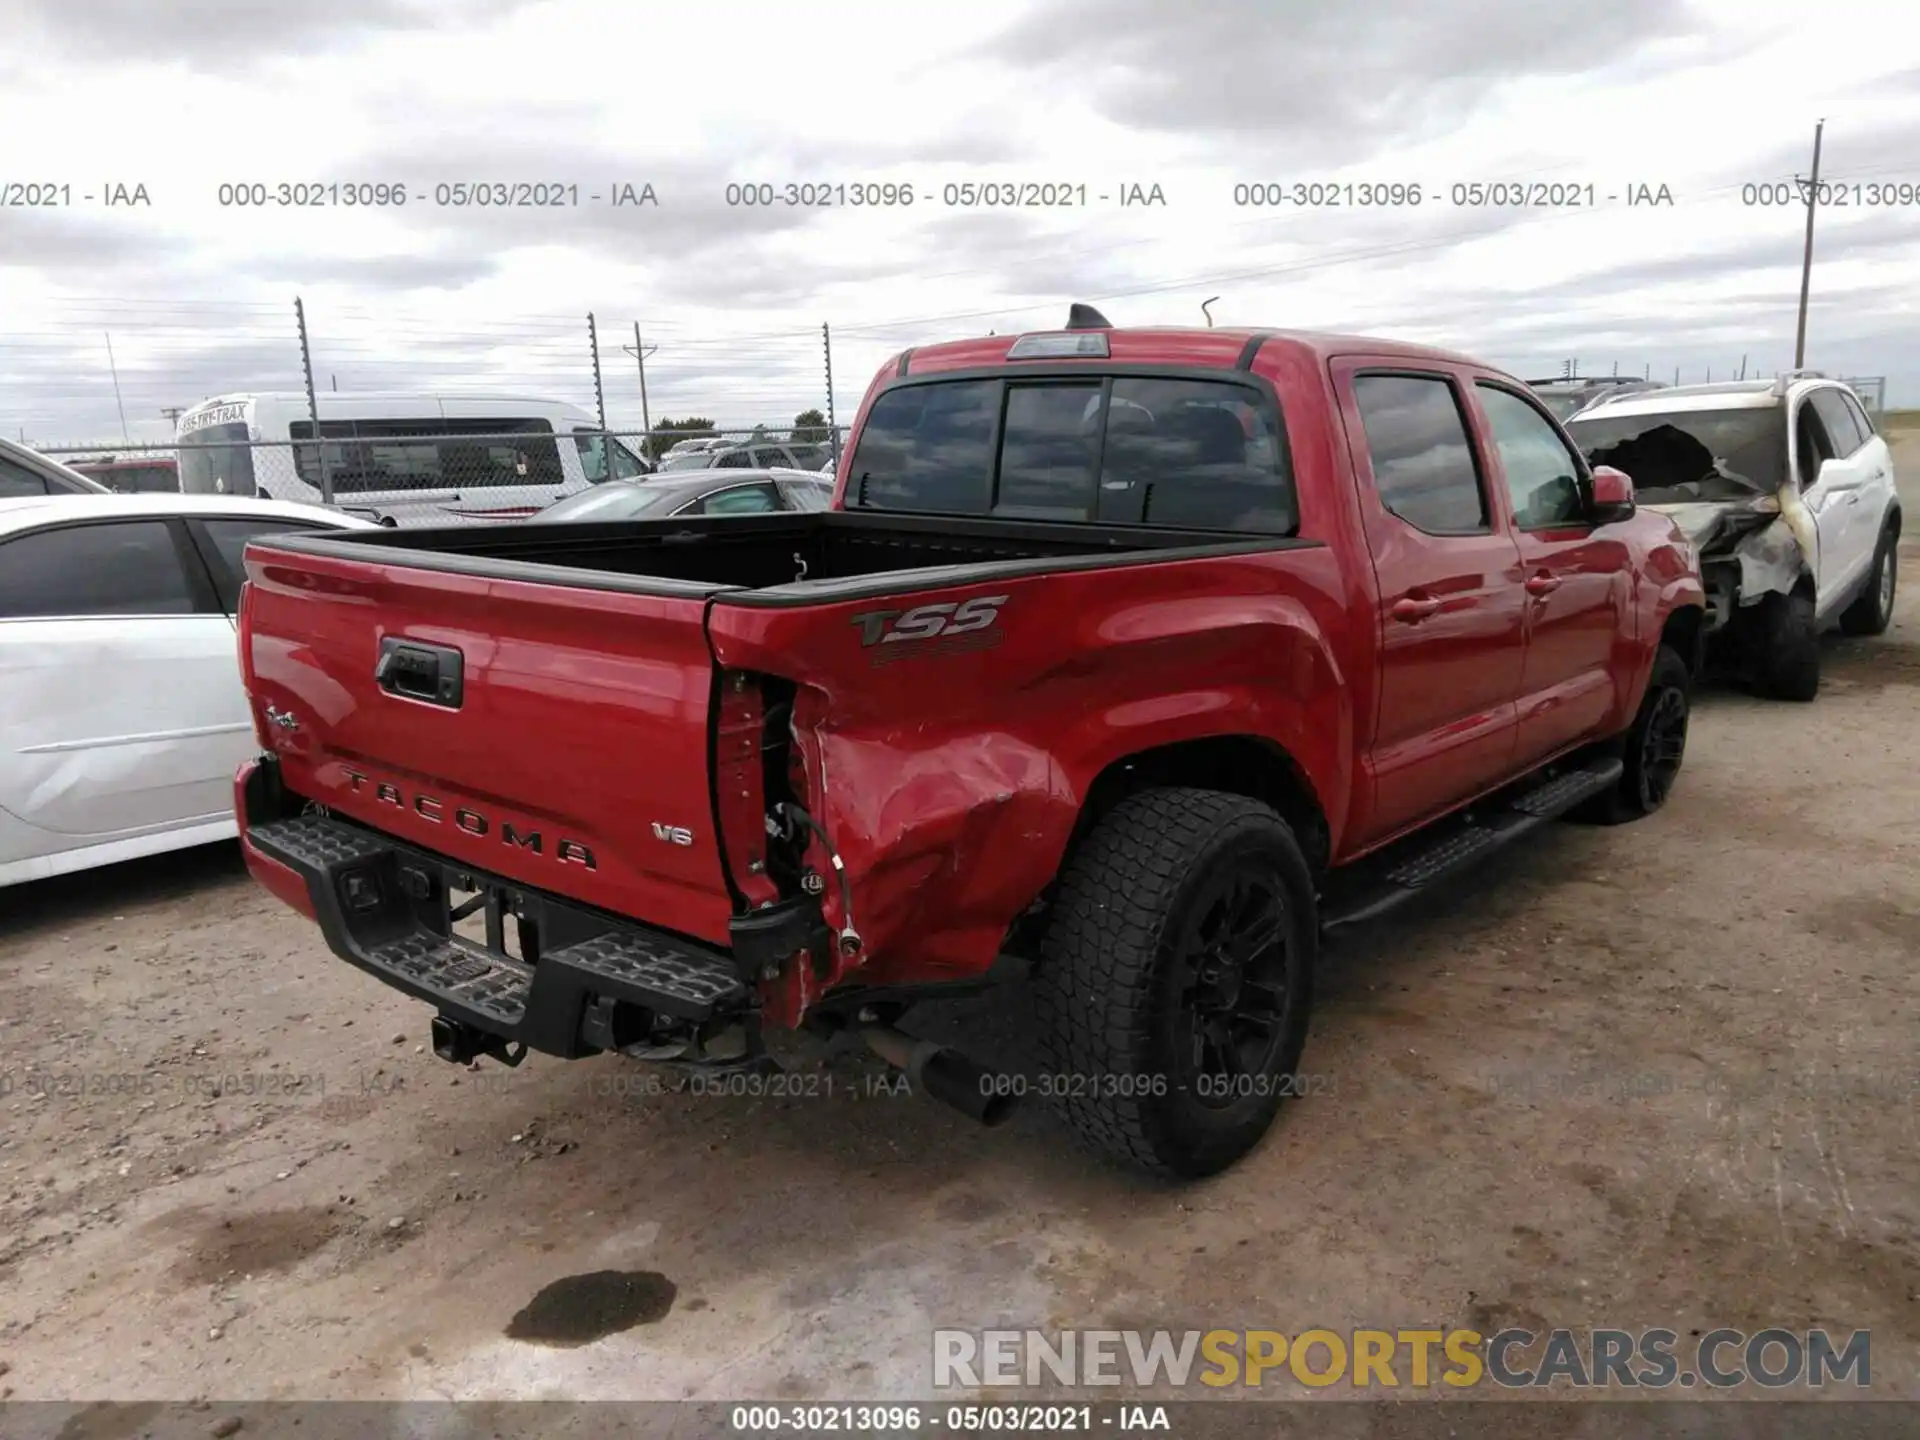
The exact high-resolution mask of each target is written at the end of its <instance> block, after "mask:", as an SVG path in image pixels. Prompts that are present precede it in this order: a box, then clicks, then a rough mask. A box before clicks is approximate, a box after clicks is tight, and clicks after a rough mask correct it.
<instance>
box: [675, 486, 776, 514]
mask: <svg viewBox="0 0 1920 1440" xmlns="http://www.w3.org/2000/svg"><path fill="white" fill-rule="evenodd" d="M693 508H694V509H695V510H697V511H698V512H699V513H700V514H702V515H764V514H766V513H767V512H768V511H771V510H778V509H779V508H780V497H779V496H778V495H777V494H775V493H774V489H773V487H772V486H771V485H736V486H734V487H733V488H732V489H731V490H719V491H716V492H714V493H713V494H711V495H709V496H707V498H706V499H704V500H702V501H701V502H700V503H699V504H698V505H696V506H694V507H693Z"/></svg>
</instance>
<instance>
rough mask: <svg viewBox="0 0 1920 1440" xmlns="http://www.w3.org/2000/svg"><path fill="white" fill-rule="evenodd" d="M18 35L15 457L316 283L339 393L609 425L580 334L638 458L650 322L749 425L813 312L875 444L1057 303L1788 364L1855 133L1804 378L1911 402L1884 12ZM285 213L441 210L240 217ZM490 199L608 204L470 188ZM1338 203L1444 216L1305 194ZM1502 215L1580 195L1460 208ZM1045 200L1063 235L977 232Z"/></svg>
mask: <svg viewBox="0 0 1920 1440" xmlns="http://www.w3.org/2000/svg"><path fill="white" fill-rule="evenodd" d="M0 34H5V35H8V36H9V37H10V43H8V44H7V45H6V46H5V47H4V50H0V137H5V138H4V139H0V192H4V190H5V189H7V188H9V187H10V189H11V191H12V193H0V201H5V202H7V203H5V204H4V205H0V431H4V433H6V434H8V435H10V436H16V437H17V436H21V435H24V436H25V437H26V438H27V439H29V440H34V441H41V442H56V441H81V440H100V441H104V440H109V439H113V438H117V437H118V436H119V435H120V433H121V420H120V414H121V408H122V407H124V410H125V414H126V422H127V426H128V430H129V433H131V434H132V435H133V436H134V437H135V438H136V439H139V438H142V437H146V438H157V437H159V436H162V435H164V434H166V433H168V430H169V427H168V425H167V422H166V421H165V420H163V419H162V418H161V417H160V414H159V412H160V410H161V408H162V407H165V406H178V405H185V404H190V403H192V402H194V401H196V400H199V399H202V398H204V397H205V396H207V395H209V394H214V393H218V392H221V391H236V390H257V389H275V388H297V387H298V386H299V385H300V383H301V369H300V352H299V346H298V341H297V336H296V331H295V324H294V299H295V297H296V296H298V297H300V299H301V300H302V301H303V303H304V306H305V310H306V314H307V318H308V321H309V327H310V338H311V343H312V351H313V364H314V370H315V374H316V378H317V380H318V383H319V384H320V386H321V387H322V388H327V387H328V386H337V387H338V388H340V389H343V390H344V389H371V388H375V387H381V386H384V387H388V388H404V389H416V388H418V389H425V388H430V387H435V386H441V387H458V388H462V389H470V390H471V389H480V388H496V389H497V388H503V387H509V386H510V387H514V388H519V389H531V390H535V391H537V392H539V393H542V394H551V395H553V396H554V397H556V398H560V399H568V400H572V401H574V402H575V403H579V404H583V405H585V406H587V407H588V408H589V409H590V408H591V407H592V406H593V404H594V388H593V368H592V360H591V351H590V349H589V346H588V341H587V320H586V317H587V315H588V314H589V313H592V314H593V315H594V316H595V317H596V321H597V324H598V327H599V331H600V343H601V351H602V365H603V370H604V383H605V391H606V404H607V409H608V414H609V416H610V418H611V420H612V421H613V422H614V423H616V424H621V425H637V424H638V422H639V419H640V396H639V387H638V384H637V377H636V373H635V366H634V359H633V357H632V355H631V354H630V353H629V352H628V350H627V349H623V346H624V347H631V346H632V345H633V343H634V336H633V330H634V325H635V323H636V322H638V323H639V325H640V326H641V328H642V331H643V339H644V343H645V344H646V345H647V346H649V347H657V348H654V349H653V351H652V353H651V354H650V356H649V357H648V360H647V376H648V382H649V383H648V388H649V397H650V400H651V415H652V417H653V418H654V419H655V420H658V419H659V418H661V417H662V416H673V417H679V416H681V415H684V414H687V413H689V412H699V413H704V414H707V415H709V416H713V417H715V418H717V419H719V420H720V421H721V423H723V424H752V423H756V422H761V421H764V422H767V423H769V424H773V423H779V424H784V423H786V422H787V421H788V420H790V418H791V417H792V415H793V414H794V413H795V412H796V411H798V410H800V409H804V408H806V407H809V406H819V407H821V408H823V409H824V408H825V404H826V397H827V384H826V378H825V374H824V369H825V366H824V355H823V352H824V350H825V346H824V344H823V336H822V333H821V325H822V323H823V322H825V323H827V324H829V325H830V326H831V332H832V346H831V349H832V361H833V389H834V399H835V402H836V410H837V413H838V415H839V417H840V418H841V419H842V420H843V421H844V420H845V419H846V418H847V417H848V416H849V415H850V414H851V412H852V411H853V409H854V408H855V406H856V405H857V403H858V400H859V397H860V393H861V391H862V390H863V388H864V387H865V385H866V383H867V381H868V380H869V379H870V378H871V376H872V374H873V371H874V369H875V367H876V366H877V365H878V364H880V363H881V362H882V361H883V360H884V359H885V358H886V356H887V355H888V354H890V353H892V352H894V351H897V350H898V349H900V348H902V347H903V346H906V345H910V344H917V343H925V342H930V341H934V340H939V339H943V338H952V337H955V336H960V335H967V334H978V333H982V332H984V331H987V330H999V331H1003V332H1004V331H1008V330H1020V329H1037V328H1049V327H1052V326H1056V325H1058V324H1059V323H1061V322H1062V321H1063V320H1064V316H1065V310H1066V306H1067V304H1068V302H1069V301H1070V300H1073V299H1087V300H1093V301H1096V302H1098V303H1099V304H1100V305H1101V307H1102V308H1103V309H1104V310H1105V311H1106V313H1107V314H1108V315H1109V316H1110V317H1111V318H1112V319H1113V320H1114V321H1115V322H1116V323H1121V324H1127V323H1138V324H1167V323H1198V322H1201V321H1202V315H1201V310H1200V303H1201V302H1202V301H1203V300H1206V299H1208V298H1209V297H1213V296H1217V297H1219V298H1218V300H1217V301H1216V303H1215V304H1214V305H1213V306H1212V311H1213V315H1214V318H1215V319H1216V321H1218V322H1221V323H1227V324H1234V323H1250V324H1262V325H1274V326H1282V327H1288V326H1291V327H1301V328H1323V329H1340V330H1352V331H1360V332H1369V333H1378V334H1385V335H1392V336H1399V337H1405V338H1411V339H1418V340H1425V341H1430V342H1437V343H1442V344H1446V345H1449V346H1453V347H1455V348H1459V349H1463V350H1467V351H1470V352H1473V353H1476V354H1478V355H1481V356H1483V357H1485V358H1487V359H1490V360H1492V361H1494V362H1495V363H1498V364H1502V365H1505V366H1507V367H1509V368H1512V369H1514V370H1516V371H1519V372H1523V373H1526V374H1537V373H1556V372H1558V371H1559V369H1560V368H1561V364H1562V362H1563V361H1566V360H1576V361H1577V362H1578V364H1579V367H1580V369H1581V370H1582V371H1583V372H1588V373H1609V372H1612V371H1613V370H1614V369H1615V367H1618V369H1619V371H1620V372H1621V373H1627V372H1633V373H1646V372H1650V373H1652V374H1653V375H1654V376H1655V377H1656V378H1665V379H1668V380H1671V379H1672V378H1673V375H1674V373H1675V370H1676V367H1677V368H1678V370H1679V372H1680V373H1681V375H1682V377H1683V378H1686V379H1693V380H1698V379H1701V378H1705V377H1706V376H1707V375H1708V374H1709V372H1710V373H1711V374H1712V375H1713V376H1714V377H1715V378H1725V377H1726V376H1728V375H1729V374H1732V373H1734V372H1736V371H1737V370H1738V369H1739V367H1740V366H1741V364H1742V363H1743V361H1744V362H1745V363H1746V364H1747V366H1748V368H1749V371H1750V372H1771V371H1773V370H1777V369H1779V368H1782V367H1785V366H1787V365H1790V364H1791V363H1792V352H1793V331H1794V308H1795V304H1796V300H1797V295H1798V287H1799V280H1800V253H1801V241H1802V232H1803V227H1804V223H1805V211H1804V209H1803V208H1802V207H1801V206H1800V205H1799V203H1798V202H1797V198H1796V197H1794V196H1792V194H1791V190H1790V187H1791V185H1792V182H1793V179H1794V177H1795V176H1796V174H1798V175H1801V176H1804V175H1805V174H1806V172H1807V170H1808V167H1809V164H1810V160H1811V147H1812V136H1813V127H1814V122H1815V121H1816V120H1817V119H1820V118H1823V117H1824V118H1825V120H1826V122H1827V125H1826V136H1825V149H1824V154H1823V158H1822V176H1823V179H1828V180H1831V181H1833V182H1835V186H1836V189H1835V192H1834V193H1833V194H1832V196H1831V199H1832V202H1833V203H1832V204H1831V205H1828V206H1824V207H1822V209H1821V210H1820V212H1819V216H1818V230H1817V235H1816V257H1815V268H1814V289H1813V304H1812V310H1811V319H1810V323H1809V340H1808V352H1809V353H1808V360H1809V363H1810V364H1816V365H1819V366H1821V367H1823V368H1827V369H1830V370H1834V371H1838V372H1841V373H1846V374H1850V375H1861V376H1865V375H1880V376H1885V377H1887V392H1888V400H1889V402H1890V403H1893V404H1905V405H1916V404H1920V193H1917V192H1920V11H1909V10H1907V9H1906V7H1903V6H1897V5H1894V4H1891V3H1881V0H1860V3H1853V0H1827V3H1825V4H1822V5H1821V6H1819V7H1817V8H1813V9H1810V8H1809V7H1807V6H1805V5H1804V4H1800V3H1792V4H1786V3H1779V4H1776V3H1768V0H1693V3H1691V4H1683V3H1678V0H1607V3H1604V4H1595V5H1577V6H1568V5H1562V4H1552V5H1549V4H1543V3H1540V0H1474V3H1419V0H1397V3H1382V0H1343V3H1340V4H1335V5H1329V4H1325V3H1321V0H1313V3H1305V0H968V3H965V4H959V3H934V0H923V3H920V4H903V3H899V0H889V3H884V4H882V3H834V0H813V3H811V4H808V5H805V6H793V5H784V4H783V5H775V4H773V3H770V0H769V3H765V4H756V3H752V0H703V3H701V4H698V5H694V4H675V5H662V4H653V3H634V0H544V3H542V0H464V3H463V0H327V3H325V4H319V5H305V4H299V5H296V4H291V3H284V0H169V3H165V4H158V3H154V0H0ZM282 182H286V183H288V184H305V185H315V184H318V185H327V184H331V183H334V182H340V183H346V184H352V183H370V184H380V185H386V186H395V185H400V186H405V187H406V190H407V200H406V203H405V204H404V205H403V206H398V207H394V206H391V205H390V206H387V207H384V208H381V207H373V208H365V207H356V208H347V207H345V206H323V207H318V208H315V207H305V208H282V207H278V206H274V205H269V206H266V207H257V206H246V207H241V206H236V205H230V204H229V205H223V204H222V198H223V196H222V193H221V187H222V186H223V185H224V186H229V187H233V186H239V187H242V188H241V192H240V193H241V196H242V198H244V196H245V193H246V192H245V187H246V186H248V185H261V186H264V187H266V189H267V191H268V192H269V194H270V195H271V194H273V193H274V192H276V191H277V189H278V187H279V185H280V184H281V183H282ZM476 182H481V183H491V182H525V183H528V184H532V183H536V182H540V183H545V184H546V185H548V186H550V187H576V191H577V197H578V199H577V203H568V204H563V205H559V206H548V207H543V208H532V207H525V208H522V207H515V208H506V209H500V208H491V207H490V208H485V209H479V208H474V207H472V206H461V205H457V204H452V203H446V204H442V203H439V201H440V200H441V199H442V198H443V196H444V198H446V199H448V200H451V199H452V198H453V194H452V191H451V190H450V189H449V190H446V191H443V190H442V187H455V186H459V185H462V184H469V185H471V184H473V183H476ZM1349 182H1351V183H1352V184H1353V185H1355V186H1360V185H1368V184H1373V185H1382V186H1386V187H1394V188H1390V189H1388V190H1387V192H1386V193H1387V195H1388V196H1389V197H1390V198H1404V197H1406V196H1407V195H1408V193H1409V189H1408V187H1412V186H1418V187H1419V188H1420V194H1421V203H1419V204H1418V205H1412V204H1399V205H1386V206H1375V207H1371V208H1357V207H1354V206H1351V205H1340V206H1335V207H1329V208H1313V207H1311V206H1302V205H1299V204H1296V203H1294V198H1295V196H1294V191H1293V187H1294V186H1295V185H1296V184H1299V185H1307V184H1323V185H1331V186H1333V187H1336V188H1335V193H1336V196H1341V197H1344V196H1345V195H1346V194H1348V193H1349V192H1347V191H1346V190H1345V189H1344V188H1340V187H1345V186H1346V185H1347V184H1348V183H1349ZM1513 182H1520V184H1522V185H1527V186H1530V187H1534V188H1536V189H1545V190H1546V191H1547V193H1546V194H1545V195H1544V196H1543V197H1539V198H1546V199H1549V200H1551V199H1553V198H1555V197H1556V196H1558V197H1565V196H1567V195H1568V194H1569V193H1573V194H1575V195H1577V197H1578V198H1579V199H1580V200H1581V201H1583V202H1584V201H1586V200H1587V199H1588V197H1589V195H1591V197H1592V202H1593V203H1591V204H1586V203H1582V204H1580V205H1578V206H1555V205H1551V204H1549V205H1544V206H1532V205H1528V206H1521V207H1514V206H1500V205H1497V204H1485V203H1481V204H1476V203H1474V197H1473V193H1472V190H1471V188H1470V187H1473V186H1476V185H1479V186H1482V187H1486V188H1487V192H1488V193H1487V197H1486V198H1488V199H1493V198H1495V192H1494V191H1493V190H1492V188H1491V187H1495V186H1503V185H1504V186H1511V185H1512V184H1513ZM789 183H792V184H796V185H808V186H814V187H821V188H824V189H825V190H826V191H827V193H828V195H829V198H834V199H837V198H838V192H836V191H835V190H834V189H833V187H836V186H841V185H844V186H847V187H850V188H857V187H861V186H876V185H877V186H881V187H891V189H890V190H889V189H883V190H882V191H881V192H880V193H881V195H882V197H883V198H884V197H886V196H888V195H891V196H892V197H894V198H895V200H896V201H897V199H898V197H900V196H901V195H902V194H903V193H904V190H906V189H908V188H910V189H911V192H912V196H913V203H911V204H910V205H902V204H898V203H895V204H892V205H886V204H882V205H878V206H873V205H868V206H854V205H851V204H845V205H842V204H827V205H814V206H806V205H790V204H787V203H785V201H786V199H787V196H786V194H785V193H784V192H785V189H786V186H787V185H788V184H789ZM1029 184H1050V185H1052V186H1053V187H1054V188H1055V189H1056V191H1065V192H1066V193H1067V194H1068V195H1069V196H1070V197H1071V200H1072V203H1069V204H1066V205H1061V206H1055V207H1051V208H1045V207H1017V208H1009V207H1006V206H1004V205H992V204H983V203H979V202H980V200H981V199H982V198H984V197H985V196H986V195H987V194H989V193H991V192H992V191H993V190H994V189H995V188H996V187H1007V186H1010V185H1011V186H1020V187H1024V186H1027V185H1029ZM115 185H123V186H125V187H126V188H127V190H128V192H132V191H133V189H134V187H135V186H144V187H145V192H146V196H147V199H148V202H149V203H147V204H145V205H133V206H121V205H108V204H106V203H105V201H104V197H106V196H107V195H108V194H109V193H110V187H112V186H115ZM622 185H630V186H632V187H633V191H634V193H635V194H640V195H643V194H644V187H645V186H647V185H651V186H652V189H653V195H654V197H655V200H656V201H657V203H654V204H642V205H638V206H616V205H614V204H612V203H610V200H611V197H612V196H613V195H614V194H616V193H618V192H617V189H616V187H619V186H622ZM730 185H732V186H735V187H738V186H743V185H745V186H755V185H770V186H771V187H773V190H774V194H775V203H774V204H773V205H770V206H768V205H760V206H747V205H739V204H731V205H730V204H729V203H728V201H729V198H731V197H730V195H729V190H728V187H729V186H730ZM25 186H38V187H43V193H44V188H45V187H52V186H61V187H69V188H68V189H66V190H65V191H62V192H58V193H59V198H61V199H63V200H66V201H67V202H68V203H64V204H56V205H50V206H49V205H42V206H23V205H21V204H19V203H18V202H19V201H20V200H22V199H24V198H28V197H27V196H26V195H24V194H23V193H22V187H25ZM1133 186H1138V187H1140V192H1141V193H1144V194H1147V195H1151V193H1152V189H1153V187H1155V186H1157V187H1158V188H1159V191H1160V194H1161V196H1163V197H1164V203H1160V204H1146V205H1127V206H1123V205H1122V204H1121V203H1120V198H1121V196H1122V194H1123V193H1130V187H1133ZM1263 186H1264V187H1270V188H1269V189H1267V190H1266V191H1264V192H1262V191H1260V190H1259V189H1258V187H1263ZM1642 186H1644V187H1646V189H1647V192H1648V193H1651V194H1653V195H1655V196H1658V194H1659V192H1660V190H1661V188H1662V187H1665V189H1666V192H1667V193H1668V194H1669V195H1670V196H1671V203H1670V204H1651V205H1632V204H1630V203H1629V197H1630V196H1631V195H1633V194H1635V193H1637V187H1642ZM966 187H973V189H974V200H973V202H972V203H969V199H968V194H967V188H966ZM1082 187H1084V191H1083V189H1082ZM1244 187H1256V189H1255V190H1254V191H1251V192H1250V191H1248V190H1247V189H1245V188H1244ZM1547 187H1552V188H1551V189H1548V188H1547ZM1588 187H1591V190H1589V188H1588ZM1756 187H1757V188H1756ZM567 193H568V194H569V195H572V194H573V193H576V192H575V191H569V192H567ZM1083 193H1084V201H1082V198H1081V197H1082V195H1083ZM1261 193H1264V194H1266V195H1269V196H1271V197H1272V198H1275V199H1278V200H1280V201H1281V202H1282V203H1280V204H1277V205H1252V204H1246V203H1236V202H1237V201H1245V200H1248V199H1251V198H1253V197H1254V195H1256V194H1261ZM1355 193H1357V192H1355ZM738 194H739V192H738V191H737V190H736V191H735V192H734V195H735V196H737V195H738ZM87 196H92V197H93V198H92V199H91V200H89V199H87V198H86V197H87ZM595 196H598V197H599V198H598V199H597V200H596V199H594V198H593V197H595ZM848 198H849V199H851V198H853V197H852V196H851V195H849V196H848ZM1529 198H1535V197H1529ZM1762 199H1782V200H1789V201H1791V202H1792V203H1786V204H1779V203H1776V204H1762V203H1754V202H1758V201H1760V200H1762ZM1456 201H1459V202H1461V203H1455V202H1456ZM1876 202H1877V203H1876ZM1889 202H1891V203H1889ZM109 349H111V363H110V359H109ZM116 370H117V372H118V379H119V388H120V395H121V400H120V403H119V404H116V399H115V393H114V372H115V371H116Z"/></svg>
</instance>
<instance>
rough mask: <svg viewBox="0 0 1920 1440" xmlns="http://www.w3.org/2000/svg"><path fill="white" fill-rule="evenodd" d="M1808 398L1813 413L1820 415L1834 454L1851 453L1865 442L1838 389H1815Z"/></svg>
mask: <svg viewBox="0 0 1920 1440" xmlns="http://www.w3.org/2000/svg"><path fill="white" fill-rule="evenodd" d="M1809 398H1810V399H1811V400H1812V402H1813V411H1814V414H1816V415H1818V416H1819V417H1820V423H1821V424H1822V425H1824V426H1825V427H1826V430H1827V438H1828V439H1829V440H1831V441H1832V442H1833V453H1834V454H1835V455H1838V456H1847V455H1851V454H1852V453H1853V452H1854V451H1856V450H1858V449H1859V448H1860V447H1861V446H1862V445H1864V444H1866V443H1867V437H1866V435H1865V433H1864V432H1863V431H1862V430H1861V428H1860V426H1858V425H1856V424H1855V423H1854V420H1853V412H1852V411H1851V410H1849V409H1848V408H1847V402H1846V399H1845V397H1844V396H1842V394H1841V393H1840V392H1839V391H1838V390H1834V389H1824V390H1816V391H1814V392H1813V394H1812V395H1811V396H1810V397H1809Z"/></svg>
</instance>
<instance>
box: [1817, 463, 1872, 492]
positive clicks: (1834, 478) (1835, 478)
mask: <svg viewBox="0 0 1920 1440" xmlns="http://www.w3.org/2000/svg"><path fill="white" fill-rule="evenodd" d="M1822 481H1824V482H1825V483H1826V487H1827V492H1828V493H1829V494H1832V495H1840V494H1844V493H1845V492H1847V491H1849V490H1858V489H1859V488H1860V482H1859V481H1858V480H1856V479H1854V477H1853V476H1852V475H1850V474H1848V473H1847V462H1846V461H1844V460H1841V459H1838V458H1836V457H1834V456H1832V455H1829V456H1828V457H1827V458H1826V459H1824V460H1822V461H1821V462H1820V473H1819V474H1818V475H1816V476H1814V477H1813V483H1814V484H1815V485H1818V484H1820V483H1821V482H1822ZM1808 488H1809V489H1811V488H1812V487H1811V486H1809V487H1808Z"/></svg>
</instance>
